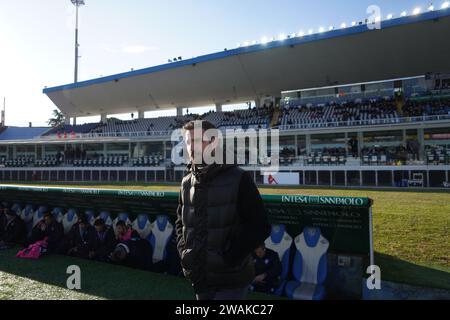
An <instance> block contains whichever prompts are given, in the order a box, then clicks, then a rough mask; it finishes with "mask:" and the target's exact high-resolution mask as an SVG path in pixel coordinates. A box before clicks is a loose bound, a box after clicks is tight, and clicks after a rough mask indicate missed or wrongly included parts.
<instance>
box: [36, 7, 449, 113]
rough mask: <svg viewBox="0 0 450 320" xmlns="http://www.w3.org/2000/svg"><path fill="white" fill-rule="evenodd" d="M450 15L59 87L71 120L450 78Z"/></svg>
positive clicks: (50, 91) (58, 98)
mask: <svg viewBox="0 0 450 320" xmlns="http://www.w3.org/2000/svg"><path fill="white" fill-rule="evenodd" d="M445 39H450V9H447V10H439V11H433V12H426V13H423V14H419V15H413V16H406V17H401V18H397V19H391V20H385V21H382V22H381V29H377V30H370V29H369V28H368V26H367V25H366V24H362V25H359V24H358V25H356V26H353V27H348V28H344V29H335V30H332V31H327V32H322V33H318V34H312V35H306V36H303V37H296V38H289V39H286V40H284V41H274V42H269V43H267V44H257V45H252V46H247V47H240V48H237V49H232V50H227V51H223V52H218V53H213V54H209V55H205V56H200V57H197V58H193V59H189V60H183V61H178V62H173V63H168V64H163V65H159V66H154V67H150V68H146V69H141V70H136V71H131V72H126V73H121V74H116V75H111V76H108V77H102V78H98V79H92V80H88V81H82V82H78V83H74V84H68V85H63V86H58V87H53V88H45V89H44V93H45V94H47V96H48V97H49V98H50V99H51V100H52V101H53V102H54V103H55V105H56V106H58V108H59V109H60V110H61V111H62V112H64V113H65V114H66V115H68V116H71V117H79V116H92V115H99V114H102V113H106V114H118V113H127V112H134V111H137V110H139V111H154V110H162V109H172V108H175V107H197V106H206V105H214V104H217V103H218V104H230V103H239V102H245V101H251V100H255V99H258V98H263V97H266V96H280V93H281V92H282V91H286V90H294V89H304V88H311V87H321V86H330V85H341V84H351V83H357V82H366V81H375V80H385V79H395V78H402V77H410V76H419V75H425V74H427V73H435V72H449V71H450V59H449V57H450V41H447V40H445Z"/></svg>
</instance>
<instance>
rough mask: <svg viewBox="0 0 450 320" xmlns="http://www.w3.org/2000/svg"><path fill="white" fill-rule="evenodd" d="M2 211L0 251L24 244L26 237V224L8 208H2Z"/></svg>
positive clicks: (0, 219)
mask: <svg viewBox="0 0 450 320" xmlns="http://www.w3.org/2000/svg"><path fill="white" fill-rule="evenodd" d="M0 211H1V212H0V250H3V249H9V248H11V247H13V246H14V245H15V244H23V243H24V241H25V237H26V227H25V223H24V222H23V221H22V219H20V218H19V217H18V216H17V214H16V213H15V212H14V211H11V210H10V209H8V208H3V209H1V208H0Z"/></svg>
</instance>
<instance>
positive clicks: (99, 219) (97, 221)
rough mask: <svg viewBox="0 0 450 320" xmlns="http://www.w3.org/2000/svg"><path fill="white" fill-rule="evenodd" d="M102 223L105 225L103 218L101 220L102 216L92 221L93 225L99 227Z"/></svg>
mask: <svg viewBox="0 0 450 320" xmlns="http://www.w3.org/2000/svg"><path fill="white" fill-rule="evenodd" d="M104 225H105V220H103V219H102V218H98V219H97V220H95V222H94V226H96V227H100V226H104Z"/></svg>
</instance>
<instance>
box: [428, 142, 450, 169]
mask: <svg viewBox="0 0 450 320" xmlns="http://www.w3.org/2000/svg"><path fill="white" fill-rule="evenodd" d="M426 161H427V164H428V165H449V164H450V145H438V146H428V147H427V149H426Z"/></svg>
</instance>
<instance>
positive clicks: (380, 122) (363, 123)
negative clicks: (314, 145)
mask: <svg viewBox="0 0 450 320" xmlns="http://www.w3.org/2000/svg"><path fill="white" fill-rule="evenodd" d="M443 120H450V114H449V115H436V116H421V117H407V118H395V119H371V120H356V121H341V122H314V123H298V124H290V125H281V126H278V127H277V128H278V129H280V130H295V129H311V128H335V127H359V126H372V125H385V124H402V123H416V122H426V121H443Z"/></svg>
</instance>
